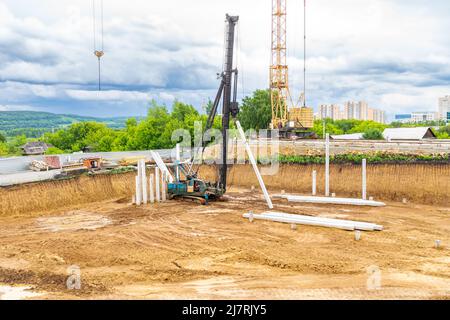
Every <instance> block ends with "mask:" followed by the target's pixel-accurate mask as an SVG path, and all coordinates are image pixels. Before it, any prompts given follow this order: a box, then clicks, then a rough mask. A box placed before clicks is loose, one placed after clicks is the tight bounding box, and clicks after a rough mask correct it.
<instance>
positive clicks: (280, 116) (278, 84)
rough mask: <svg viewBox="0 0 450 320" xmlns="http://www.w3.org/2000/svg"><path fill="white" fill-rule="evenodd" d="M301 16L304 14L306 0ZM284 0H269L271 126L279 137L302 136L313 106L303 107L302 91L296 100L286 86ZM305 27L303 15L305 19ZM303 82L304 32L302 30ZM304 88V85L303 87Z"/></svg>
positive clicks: (285, 0)
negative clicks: (270, 21) (270, 13)
mask: <svg viewBox="0 0 450 320" xmlns="http://www.w3.org/2000/svg"><path fill="white" fill-rule="evenodd" d="M304 1H305V18H306V0H304ZM286 16H287V0H272V45H271V49H272V56H271V66H270V92H271V103H272V123H271V128H272V129H279V130H280V135H281V136H282V137H286V138H290V137H304V136H308V133H307V132H306V130H307V129H310V128H312V127H313V125H314V121H313V120H314V119H313V109H312V108H308V107H306V99H305V93H304V92H303V93H301V94H300V97H299V99H298V101H297V103H296V104H294V103H293V101H292V97H291V93H290V90H289V68H288V65H287V44H286V43H287V41H286V40H287V39H286V38H287V37H286V34H287V19H286ZM305 29H306V19H305ZM304 40H305V68H304V75H305V76H304V81H305V83H306V33H305V37H304ZM304 89H306V85H305V87H304Z"/></svg>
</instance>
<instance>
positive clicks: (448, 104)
mask: <svg viewBox="0 0 450 320" xmlns="http://www.w3.org/2000/svg"><path fill="white" fill-rule="evenodd" d="M448 113H450V96H445V97H442V98H439V118H440V120H448V119H449V118H448Z"/></svg>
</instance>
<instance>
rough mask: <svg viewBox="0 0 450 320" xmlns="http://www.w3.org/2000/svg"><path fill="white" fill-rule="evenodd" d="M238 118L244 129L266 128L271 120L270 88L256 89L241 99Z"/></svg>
mask: <svg viewBox="0 0 450 320" xmlns="http://www.w3.org/2000/svg"><path fill="white" fill-rule="evenodd" d="M238 119H239V121H240V122H241V124H242V127H243V128H244V129H245V130H248V129H255V130H260V129H267V128H269V125H270V122H271V121H272V106H271V100H270V90H256V91H255V92H253V94H252V96H251V97H245V98H244V99H243V100H242V107H241V111H240V113H239V115H238Z"/></svg>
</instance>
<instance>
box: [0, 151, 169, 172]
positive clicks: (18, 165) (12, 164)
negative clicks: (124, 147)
mask: <svg viewBox="0 0 450 320" xmlns="http://www.w3.org/2000/svg"><path fill="white" fill-rule="evenodd" d="M158 152H159V153H160V154H161V156H162V157H170V156H171V152H172V150H158ZM94 156H100V157H102V158H104V159H108V160H112V161H118V160H120V159H123V158H126V157H134V156H145V157H146V158H148V159H149V160H150V158H151V156H150V151H132V152H96V153H83V154H66V155H61V157H62V159H63V161H64V160H66V159H69V158H70V159H71V160H79V159H82V158H89V157H94ZM43 159H44V157H43V156H32V157H14V158H0V175H4V174H12V173H20V172H27V171H30V169H29V166H30V163H31V162H32V161H33V160H43Z"/></svg>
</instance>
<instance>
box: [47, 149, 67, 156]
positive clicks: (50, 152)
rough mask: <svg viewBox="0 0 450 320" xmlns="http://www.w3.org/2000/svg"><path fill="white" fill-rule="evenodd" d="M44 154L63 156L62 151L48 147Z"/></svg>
mask: <svg viewBox="0 0 450 320" xmlns="http://www.w3.org/2000/svg"><path fill="white" fill-rule="evenodd" d="M45 154H48V155H52V154H64V151H63V150H61V149H58V148H55V147H50V148H48V149H47V151H46V152H45Z"/></svg>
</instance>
